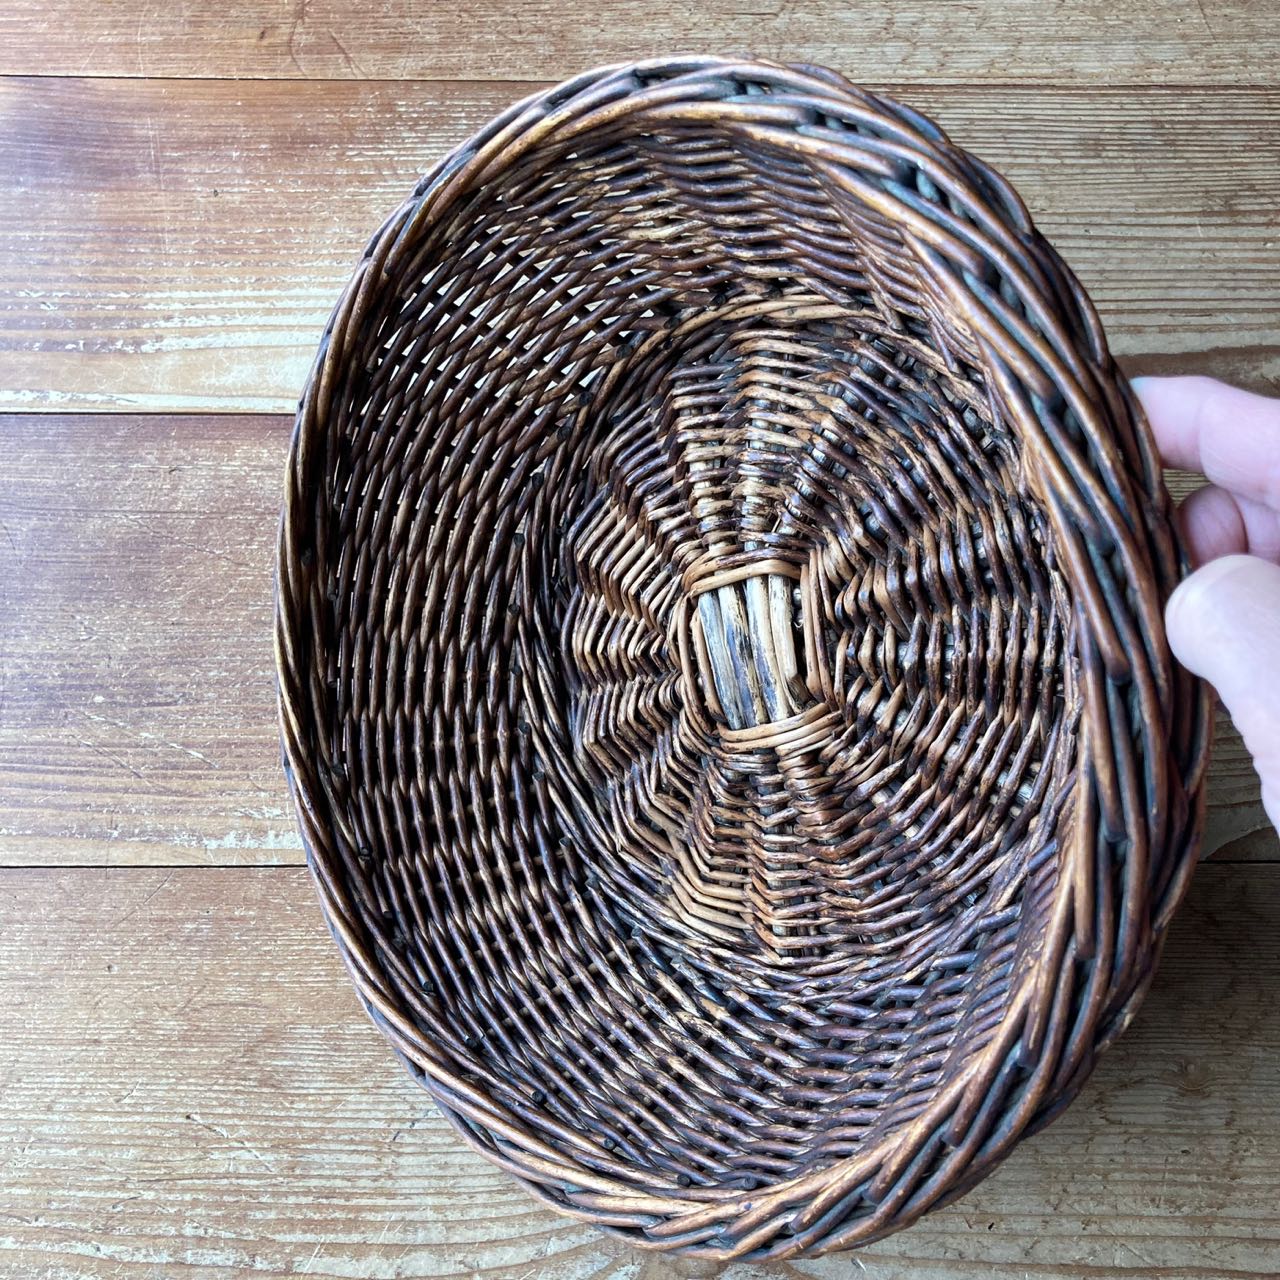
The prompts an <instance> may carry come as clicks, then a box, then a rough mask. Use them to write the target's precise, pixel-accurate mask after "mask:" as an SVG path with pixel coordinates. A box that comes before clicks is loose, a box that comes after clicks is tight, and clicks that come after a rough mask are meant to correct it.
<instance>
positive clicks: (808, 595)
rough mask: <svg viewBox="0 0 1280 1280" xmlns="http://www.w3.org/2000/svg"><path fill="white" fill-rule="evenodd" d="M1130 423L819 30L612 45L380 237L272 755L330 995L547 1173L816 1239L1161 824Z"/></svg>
mask: <svg viewBox="0 0 1280 1280" xmlns="http://www.w3.org/2000/svg"><path fill="white" fill-rule="evenodd" d="M1169 513H1170V512H1169V502H1168V498H1167V495H1166V494H1165V491H1164V489H1163V486H1162V484H1161V480H1160V474H1159V469H1158V466H1157V464H1156V462H1155V460H1154V456H1153V452H1152V447H1151V442H1150V439H1149V436H1148V432H1147V428H1146V424H1145V423H1144V422H1143V420H1142V418H1141V414H1140V411H1139V409H1138V407H1137V405H1136V402H1135V400H1134V399H1133V397H1132V395H1131V393H1130V391H1129V389H1128V387H1127V386H1126V384H1125V383H1124V381H1123V379H1122V378H1121V376H1120V375H1119V373H1118V371H1117V369H1116V367H1115V365H1114V363H1113V361H1112V358H1111V356H1110V354H1109V353H1108V351H1107V348H1106V345H1105V341H1104V339H1103V336H1102V332H1101V329H1100V327H1099V325H1098V321H1097V318H1096V316H1095V314H1094V312H1093V309H1092V307H1091V306H1090V304H1089V301H1088V299H1087V298H1086V297H1085V295H1084V293H1083V291H1082V290H1081V288H1080V286H1079V285H1078V284H1077V283H1076V281H1075V280H1074V278H1073V277H1072V276H1071V275H1070V273H1069V272H1068V271H1067V269H1066V268H1065V267H1064V266H1063V264H1062V263H1061V262H1060V260H1059V259H1058V257H1057V256H1056V254H1055V253H1054V252H1053V250H1052V249H1051V248H1050V247H1049V246H1048V245H1047V244H1046V243H1045V241H1044V240H1043V239H1042V238H1041V237H1040V236H1039V235H1038V233H1037V232H1036V231H1035V230H1034V229H1033V227H1032V225H1031V223H1030V220H1029V218H1028V216H1027V213H1026V211H1025V209H1024V207H1023V206H1022V204H1021V202H1020V201H1019V200H1018V198H1017V196H1016V195H1015V194H1014V193H1013V192H1012V191H1011V190H1010V188H1009V187H1008V185H1007V184H1006V183H1005V182H1004V181H1003V180H1002V179H1001V178H1000V177H999V176H998V175H996V174H995V173H993V172H992V171H991V170H990V169H988V168H987V167H986V166H984V165H983V164H982V163H980V162H979V161H977V160H975V159H974V158H973V157H971V156H969V155H967V154H965V153H964V152H962V151H960V150H958V149H957V148H956V147H954V146H953V145H952V144H951V143H950V142H949V141H948V139H947V138H946V137H945V136H944V135H943V134H942V132H941V131H940V130H939V129H938V128H937V127H936V126H935V125H933V124H932V123H930V122H929V121H927V120H925V119H923V118H922V117H920V116H919V115H917V114H916V113H914V112H912V111H910V110H908V109H907V108H905V107H902V106H899V105H897V104H895V103H892V102H889V101H887V100H885V99H883V98H878V97H876V96H874V95H872V94H870V93H867V92H864V91H862V90H860V89H857V88H855V87H854V86H852V85H850V84H849V83H847V82H846V81H844V80H843V79H841V78H840V77H838V76H836V75H834V74H833V73H831V72H828V71H825V70H822V69H818V68H812V67H791V68H788V67H781V66H776V65H772V64H768V63H757V62H732V61H726V60H722V59H715V58H702V57H698V58H684V59H674V60H667V61H660V62H651V63H642V64H637V65H633V66H626V67H617V68H608V69H604V70H601V71H597V72H593V73H591V74H589V75H585V76H582V77H580V78H579V79H577V80H574V81H571V82H569V83H566V84H564V85H561V86H559V87H558V88H556V89H554V90H552V91H550V92H547V93H542V94H539V95H537V96H535V97H533V98H530V99H528V100H527V101H525V102H523V103H520V104H518V105H517V106H515V107H513V108H511V109H510V110H509V111H508V112H507V113H506V114H505V115H503V116H501V117H500V118H498V119H497V120H495V121H494V122H493V123H492V124H491V125H489V126H488V127H487V128H486V129H485V130H484V131H483V132H481V133H480V134H479V135H477V136H476V137H475V138H473V139H472V140H471V141H470V142H468V143H466V144H465V145H464V146H462V147H461V148H459V149H458V150H457V151H455V152H454V153H453V154H452V155H450V156H449V157H448V158H447V159H445V160H444V161H442V162H441V163H440V164H439V165H438V166H437V167H436V168H435V169H434V170H433V171H432V172H431V173H430V174H429V175H428V176H427V177H426V178H424V179H423V181H422V182H421V183H420V185H419V187H418V189H417V190H416V191H415V192H414V194H413V197H412V198H411V199H410V200H409V201H408V202H407V203H406V204H405V205H404V206H403V207H402V208H401V209H400V210H399V211H398V212H397V213H396V214H395V215H394V216H393V217H392V218H391V219H390V220H389V221H388V222H387V224H386V225H385V226H384V227H383V228H382V230H381V231H379V233H378V234H377V235H376V236H375V237H374V239H373V241H372V243H371V244H370V246H369V248H368V250H367V251H366V253H365V256H364V258H363V260H362V261H361V263H360V265H359V267H358V269H357V271H356V273H355V276H354V278H353V279H352V281H351V283H350V285H349V286H348V288H347V290H346V292H345V294H344V295H343V298H342V300H341V301H340V303H339V304H338V307H337V309H336V310H335V313H334V316H333V319H332V321H331V323H330V326H329V328H328V330H327V332H326V335H325V339H324V343H323V345H322V347H321V350H320V353H319V355H318V357H317V361H316V365H315V368H314V370H313V372H312V375H311V378H310V380H309V382H308V385H307V389H306V393H305V395H304V397H303V400H302V402H301V405H300V408H299V413H298V421H297V429H296V433H295V438H294V444H293V449H292V453H291V457H290V461H289V469H288V482H287V493H286V500H285V509H284V515H283V520H282V526H281V536H280V557H279V568H278V617H277V658H278V665H279V676H280V705H281V720H282V726H283V739H284V751H285V758H286V766H287V770H288V772H289V776H290V782H291V786H292V789H293V793H294V798H295V801H296V804H297V811H298V815H299V820H300V823H301V827H302V831H303V835H304V839H305V843H306V847H307V850H308V856H309V860H310V865H311V868H312V871H313V873H314V875H315V878H316V881H317V884H318V886H319V891H320V897H321V901H322V904H323V907H324V911H325V913H326V916H327V918H328V920H329V923H330V926H331V928H332V930H333V933H334V936H335V938H336V940H337V942H338V945H339V946H340V948H341V950H342V953H343V955H344V957H345V959H346V961H347V964H348V966H349V968H350V971H351V974H352V976H353V978H354V981H355V984H356V987H357V989H358V991H359V993H360V995H361V998H362V999H363V1001H364V1002H365V1004H366V1006H367V1008H368V1009H369V1011H370V1013H371V1014H372V1016H373V1017H374V1019H375V1020H376V1021H377V1023H378V1024H379V1026H380V1027H381V1028H382V1029H383V1031H384V1032H385V1033H386V1035H387V1036H388V1038H389V1039H390V1040H391V1042H392V1044H393V1045H394V1046H395V1047H396V1049H397V1050H398V1051H399V1053H400V1054H401V1055H402V1056H403V1058H404V1059H405V1061H406V1062H407V1064H408V1065H409V1067H410V1068H411V1070H412V1071H413V1072H414V1073H415V1075H416V1076H418V1078H419V1079H420V1080H421V1081H422V1083H423V1084H424V1085H425V1086H426V1087H427V1088H428V1089H429V1090H430V1091H431V1093H432V1095H433V1096H434V1098H435V1099H436V1101H437V1102H438V1103H439V1105H440V1107H441V1108H442V1110H443V1111H444V1113H445V1114H446V1115H447V1116H448V1117H449V1118H450V1119H451V1120H452V1121H453V1122H454V1123H455V1125H456V1126H457V1128H458V1130H459V1131H460V1133H461V1134H462V1135H463V1136H464V1137H465V1138H466V1139H467V1140H468V1141H469V1142H470V1143H472V1144H473V1145H474V1146H475V1147H477V1148H478V1149H479V1150H480V1151H481V1152H483V1153H484V1154H485V1155H486V1156H488V1157H489V1158H490V1159H491V1160H493V1161H494V1162H495V1163H497V1164H498V1165H500V1166H501V1167H503V1168H504V1169H507V1170H508V1171H510V1172H511V1173H512V1174H514V1175H515V1176H516V1177H518V1178H520V1179H521V1180H523V1181H524V1182H525V1184H526V1185H528V1186H529V1187H530V1188H531V1189H532V1190H533V1191H535V1192H536V1193H537V1194H539V1195H541V1196H542V1197H544V1198H545V1199H546V1200H548V1201H549V1202H550V1203H551V1204H553V1205H555V1206H556V1207H558V1208H560V1209H562V1210H564V1211H566V1212H569V1213H572V1214H574V1215H577V1216H579V1217H581V1218H584V1219H587V1220H589V1221H591V1222H594V1223H597V1224H599V1225H600V1226H601V1227H603V1228H605V1229H608V1230H612V1231H615V1232H618V1233H620V1234H622V1235H623V1236H625V1237H626V1238H627V1239H629V1240H630V1241H632V1242H633V1243H636V1244H640V1245H647V1246H653V1247H660V1248H667V1249H678V1250H683V1251H686V1252H689V1253H692V1254H698V1255H704V1256H708V1257H715V1258H728V1257H743V1256H749V1257H758V1258H766V1257H770V1258H782V1257H792V1256H796V1255H800V1254H812V1253H819V1252H823V1251H827V1250H832V1249H839V1248H847V1247H849V1246H852V1245H855V1244H859V1243H862V1242H865V1241H867V1240H870V1239H873V1238H876V1237H878V1236H881V1235H884V1234H886V1233H887V1232H889V1231H892V1230H895V1229H897V1228H899V1227H901V1226H904V1225H906V1224H907V1223H909V1222H910V1221H912V1220H913V1219H914V1218H916V1217H917V1216H918V1215H919V1214H921V1213H922V1212H924V1211H925V1210H926V1209H928V1208H930V1207H932V1206H934V1205H936V1204H939V1203H941V1202H943V1201H945V1200H947V1199H949V1198H951V1197H953V1196H955V1195H957V1194H959V1193H960V1192H961V1191H963V1190H964V1189H966V1188H967V1187H968V1186H970V1185H972V1183H973V1182H974V1181H975V1180H976V1179H977V1178H979V1177H980V1176H981V1175H982V1174H983V1173H984V1172H986V1171H987V1170H988V1169H989V1168H990V1167H991V1166H992V1165H993V1164H994V1163H995V1161H997V1160H998V1159H999V1158H1000V1157H1001V1156H1002V1155H1003V1154H1004V1153H1005V1152H1007V1151H1008V1149H1009V1148H1010V1146H1011V1145H1012V1144H1013V1143H1014V1142H1015V1141H1016V1140H1017V1139H1018V1138H1019V1137H1020V1136H1022V1135H1023V1134H1024V1133H1026V1132H1028V1131H1029V1130H1030V1129H1032V1128H1034V1127H1036V1126H1037V1125H1039V1124H1041V1123H1043V1122H1044V1121H1045V1120H1046V1119H1048V1118H1049V1117H1050V1116H1051V1115H1052V1114H1054V1113H1055V1111H1056V1110H1057V1109H1058V1108H1059V1107H1060V1106H1061V1105H1063V1104H1064V1103H1065V1102H1066V1101H1068V1100H1069V1099H1070V1098H1071V1097H1072V1096H1073V1095H1074V1093H1075V1091H1076V1090H1077V1089H1078V1087H1079V1085H1080V1084H1081V1082H1082V1081H1083V1079H1084V1078H1085V1076H1086V1075H1087V1073H1088V1071H1089V1069H1090V1067H1091V1066H1092V1064H1093V1061H1094V1058H1095V1056H1096V1053H1097V1052H1098V1050H1099V1049H1100V1048H1101V1047H1102V1046H1103V1045H1105V1043H1107V1042H1108V1041H1109V1040H1110V1038H1111V1037H1112V1036H1113V1035H1115V1034H1116V1032H1117V1031H1118V1030H1120V1029H1121V1028H1122V1027H1123V1025H1124V1024H1125V1022H1126V1020H1127V1018H1128V1016H1129V1015H1130V1013H1131V1011H1132V1009H1133V1007H1134V1005H1135V1003H1136V1000H1137V999H1138V997H1139V996H1140V995H1141V993H1142V991H1143V990H1144V989H1145V986H1146V984H1147V981H1148V979H1149V977H1150V974H1151V971H1152V967H1153V965H1154V963H1155V960H1156V957H1157V955H1158V951H1159V946H1160V942H1161V939H1162V936H1163V933H1164V930H1165V926H1166V924H1167V922H1168V919H1169V916H1170V913H1171V911H1172V909H1173V907H1174V906H1175V905H1176V902H1177V900H1178V898H1179V896H1180V893H1181V891H1182V888H1183V885H1184V883H1185V880H1186V876H1187V872H1188V869H1189V867H1190V865H1191V862H1192V859H1193V855H1194V851H1195V846H1196V842H1197V838H1198V832H1199V822H1200V811H1201V784H1202V771H1203V764H1204V758H1205V741H1206V733H1207V727H1208V715H1207V706H1206V702H1205V698H1204V693H1203V690H1202V689H1201V688H1200V686H1199V685H1197V684H1196V683H1195V682H1193V681H1192V680H1191V678H1190V677H1189V676H1188V675H1187V674H1186V673H1185V672H1183V671H1181V670H1180V669H1179V668H1177V667H1176V666H1175V665H1174V663H1173V662H1172V660H1171V658H1170V655H1169V652H1168V648H1167V646H1166V642H1165V638H1164V633H1163V627H1162V622H1161V608H1162V604H1163V601H1164V599H1165V598H1166V596H1167V594H1168V592H1169V591H1170V590H1171V589H1172V586H1173V585H1174V583H1175V582H1176V580H1177V577H1178V574H1179V570H1180V560H1179V554H1178V549H1177V546H1176V544H1175V540H1174V537H1173V534H1172V531H1171V527H1170V523H1169Z"/></svg>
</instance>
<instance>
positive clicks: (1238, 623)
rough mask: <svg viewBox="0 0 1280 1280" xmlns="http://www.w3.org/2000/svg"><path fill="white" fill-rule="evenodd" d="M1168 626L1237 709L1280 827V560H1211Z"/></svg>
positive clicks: (1175, 606) (1171, 609)
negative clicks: (1271, 561)
mask: <svg viewBox="0 0 1280 1280" xmlns="http://www.w3.org/2000/svg"><path fill="white" fill-rule="evenodd" d="M1165 625H1166V628H1167V630H1168V633H1169V647H1170V648H1171V649H1172V650H1173V652H1174V655H1175V656H1176V657H1177V658H1178V660H1179V661H1180V662H1182V664H1183V665H1184V666H1187V667H1189V668H1190V669H1191V670H1192V671H1194V672H1195V673H1196V674H1197V675H1200V676H1203V677H1204V678H1205V679H1206V680H1208V681H1209V682H1210V683H1211V684H1212V685H1213V686H1214V688H1216V689H1217V691H1218V695H1219V697H1221V698H1222V701H1223V702H1224V703H1225V704H1226V707H1227V710H1228V711H1230V712H1231V719H1232V720H1233V721H1234V722H1235V725H1236V728H1237V729H1239V730H1240V735H1241V737H1243V738H1244V742H1245V746H1247V747H1248V748H1249V753H1250V754H1251V755H1252V756H1253V763H1254V765H1255V767H1256V768H1257V770H1258V774H1259V776H1260V777H1261V778H1262V803H1263V807H1264V808H1265V809H1266V811H1267V816H1268V817H1269V818H1270V819H1271V821H1272V822H1273V823H1274V824H1275V825H1276V827H1277V828H1280V565H1274V564H1271V563H1270V562H1269V561H1267V560H1260V559H1258V557H1257V556H1224V557H1223V558H1222V559H1221V560H1213V561H1210V563H1208V564H1207V565H1205V566H1204V568H1202V569H1197V570H1196V572H1195V573H1193V574H1192V575H1191V576H1190V577H1189V578H1188V579H1187V580H1186V581H1185V582H1183V583H1182V584H1181V585H1180V586H1179V587H1178V589H1177V590H1176V591H1175V592H1174V593H1173V595H1171V596H1170V597H1169V604H1168V606H1167V608H1166V609H1165Z"/></svg>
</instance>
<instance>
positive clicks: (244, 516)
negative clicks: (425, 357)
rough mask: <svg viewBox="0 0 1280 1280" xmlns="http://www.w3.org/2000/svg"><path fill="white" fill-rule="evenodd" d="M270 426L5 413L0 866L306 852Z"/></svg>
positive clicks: (279, 425)
mask: <svg viewBox="0 0 1280 1280" xmlns="http://www.w3.org/2000/svg"><path fill="white" fill-rule="evenodd" d="M288 438H289V423H288V421H287V420H285V419H282V418H236V417H229V416H220V417H205V418H198V419H194V418H165V417H146V416H139V417H92V416H77V417H67V418H60V417H52V416H48V417H43V416H29V417H16V416H11V417H0V455H2V456H3V457H4V458H5V464H4V466H3V468H0V521H2V522H3V527H2V528H0V654H3V660H2V661H0V861H3V862H6V863H14V862H20V863H45V862H71V863H113V862H117V863H127V862H161V863H186V862H202V863H207V862H214V863H234V862H243V861H250V862H277V861H281V860H286V861H294V862H297V861H300V860H301V856H302V855H301V842H300V840H299V837H298V834H297V831H296V829H295V827H294V823H293V817H292V812H291V811H290V810H288V809H287V805H288V797H287V793H286V791H285V787H284V780H283V776H282V774H281V771H280V750H279V746H278V743H277V738H276V725H275V705H274V701H273V699H274V690H275V684H274V681H275V674H274V666H273V662H272V653H271V627H272V621H271V619H272V596H271V575H272V569H273V554H274V538H275V527H276V519H277V513H278V509H279V501H280V484H281V479H282V476H283V468H284V454H285V450H286V448H287V446H288Z"/></svg>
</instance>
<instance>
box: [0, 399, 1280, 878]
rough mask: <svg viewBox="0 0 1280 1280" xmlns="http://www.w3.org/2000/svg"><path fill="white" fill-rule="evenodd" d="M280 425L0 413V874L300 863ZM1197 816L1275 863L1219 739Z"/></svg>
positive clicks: (1234, 747)
mask: <svg viewBox="0 0 1280 1280" xmlns="http://www.w3.org/2000/svg"><path fill="white" fill-rule="evenodd" d="M289 428H290V423H289V420H288V419H286V418H280V417H268V416H248V417H237V416H233V415H204V416H198V417H169V416H163V415H161V416H156V415H146V414H137V415H65V416H64V415H54V414H25V415H24V414H10V415H0V456H3V457H4V459H5V465H4V466H3V467H2V468H0V521H2V522H3V525H2V527H0V653H3V655H4V661H3V665H2V666H0V679H2V680H3V696H2V697H0V864H7V865H32V864H57V863H61V864H67V865H70V864H77V865H109V864H113V863H114V864H162V865H174V864H186V863H209V864H224V863H279V862H286V863H288V862H293V863H296V862H299V861H301V858H302V852H301V847H300V844H299V840H298V836H297V832H296V830H295V828H294V824H293V820H292V816H291V814H290V812H289V811H288V801H287V796H286V793H285V788H284V780H283V777H282V775H281V772H280V764H279V759H280V753H279V748H278V745H277V741H276V728H275V707H274V701H273V699H274V671H273V667H272V657H271V608H272V603H271V575H272V566H273V556H274V540H275V532H276V518H277V512H278V508H279V502H280V485H281V482H282V475H283V467H284V457H285V451H286V449H287V448H288V440H289ZM1186 487H1187V482H1186V481H1185V480H1184V481H1182V482H1181V483H1180V485H1179V488H1180V489H1185V488H1186ZM1209 810H1210V811H1209V820H1208V832H1207V840H1206V848H1207V849H1209V850H1219V851H1220V854H1221V856H1223V857H1228V858H1254V859H1261V860H1265V859H1272V860H1280V840H1277V837H1276V834H1275V832H1274V830H1273V829H1272V828H1271V826H1270V824H1269V823H1268V822H1267V819H1266V815H1265V814H1264V813H1263V811H1262V806H1261V801H1260V799H1259V793H1258V780H1257V776H1256V775H1255V774H1254V772H1253V769H1252V766H1251V765H1250V762H1249V758H1248V755H1247V754H1246V752H1245V751H1244V748H1243V746H1242V745H1241V744H1240V741H1239V739H1238V737H1236V735H1235V734H1234V733H1233V732H1232V731H1231V730H1230V728H1229V726H1226V725H1224V726H1222V728H1221V729H1220V732H1219V738H1218V745H1217V750H1216V752H1215V757H1214V763H1213V769H1212V782H1211V785H1210V790H1209Z"/></svg>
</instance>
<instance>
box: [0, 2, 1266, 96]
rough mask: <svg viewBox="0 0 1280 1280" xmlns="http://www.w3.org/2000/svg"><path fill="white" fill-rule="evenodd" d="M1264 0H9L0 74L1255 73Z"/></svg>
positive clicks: (1073, 78)
mask: <svg viewBox="0 0 1280 1280" xmlns="http://www.w3.org/2000/svg"><path fill="white" fill-rule="evenodd" d="M1272 16H1273V15H1272V14H1271V12H1270V9H1269V6H1268V5H1267V4H1266V3H1265V0H1227V2H1226V3H1222V2H1220V0H1214V2H1213V3H1210V4H1205V3H1197V0H1132V2H1131V3H1129V4H1125V5H1114V4H1110V3H1106V2H1105V0H1078V2H1076V3H1072V4H1050V5H1046V4H1044V3H1042V2H1041V0H970V2H969V3H966V4H965V5H964V7H963V9H962V10H961V11H959V12H957V10H956V8H955V7H954V6H952V5H942V4H933V5H931V4H922V3H912V4H897V5H833V4H829V3H826V0H704V2H703V3H700V4H685V3H680V0H602V2H600V3H596V4H588V5H565V4H563V3H559V2H557V0H514V2H512V0H505V2H504V0H470V3H467V4H442V3H440V2H439V0H409V2H408V3H398V4H388V3H386V2H385V0H381V2H379V3H374V4H369V5H366V6H361V7H360V8H359V10H356V11H353V10H352V9H351V8H350V6H348V5H346V4H344V3H343V2H342V0H231V2H230V3H227V4H223V5H218V6H213V5H193V4H189V3H188V4H180V5H155V4H151V3H148V2H147V0H95V2H94V3H93V4H83V3H77V0H17V3H11V4H9V5H7V6H5V10H4V13H3V16H0V50H2V51H3V52H2V53H0V71H6V72H17V73H29V72H41V73H44V74H57V75H68V74H70V75H113V76H214V77H218V76H226V77H232V76H234V77H248V76H262V77H316V78H333V77H339V78H347V77H351V78H357V79H366V78H383V79H406V78H424V79H467V78H494V79H505V80H530V79H534V80H558V79H561V78H562V77H564V76H567V75H571V74H573V73H575V72H578V71H585V70H586V69H588V68H589V67H592V66H596V65H598V64H600V63H605V62H617V61H623V60H627V59H631V58H636V57H651V56H653V55H655V54H665V53H670V52H674V51H677V50H679V51H688V52H704V53H733V52H752V53H755V54H758V55H759V56H761V57H770V58H778V59H782V60H796V59H800V60H802V61H815V60H816V61H819V62H828V63H830V64H831V65H832V66H835V67H839V68H840V69H841V70H843V71H845V72H846V73H847V74H849V75H851V76H853V77H855V78H859V79H864V80H881V79H884V77H885V75H886V68H892V74H893V75H894V76H895V77H897V78H898V79H901V80H910V81H916V80H925V81H938V80H968V79H980V78H988V79H992V80H995V81H1011V80H1015V81H1022V80H1034V81H1040V82H1053V83H1082V82H1083V83H1097V84H1121V83H1134V82H1141V83H1152V82H1155V83H1175V84H1186V83H1195V84H1205V83H1219V84H1240V83H1267V82H1268V81H1270V80H1273V79H1274V75H1273V69H1274V67H1275V64H1276V58H1277V56H1280V40H1278V39H1277V32H1276V27H1275V23H1274V22H1273V21H1272V20H1271V18H1272Z"/></svg>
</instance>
